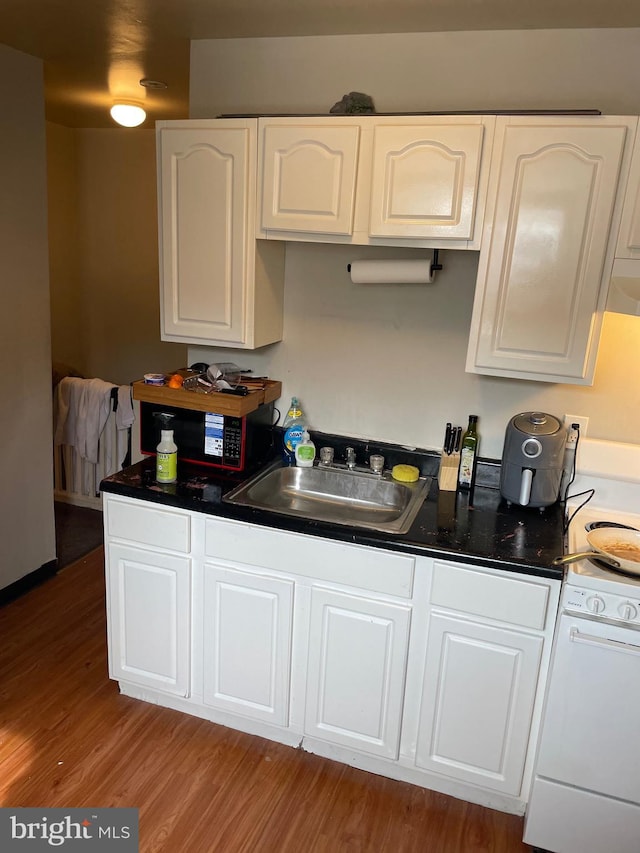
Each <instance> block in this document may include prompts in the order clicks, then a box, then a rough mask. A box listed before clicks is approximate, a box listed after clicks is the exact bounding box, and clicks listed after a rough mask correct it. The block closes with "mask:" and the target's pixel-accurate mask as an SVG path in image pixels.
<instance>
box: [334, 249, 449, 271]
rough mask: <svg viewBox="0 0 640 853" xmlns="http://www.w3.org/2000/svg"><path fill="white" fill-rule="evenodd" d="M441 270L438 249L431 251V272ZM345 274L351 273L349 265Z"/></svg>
mask: <svg viewBox="0 0 640 853" xmlns="http://www.w3.org/2000/svg"><path fill="white" fill-rule="evenodd" d="M441 269H442V264H441V263H439V260H438V249H434V250H433V259H432V261H431V272H432V273H434V272H436V271H437V270H441ZM347 272H351V264H347Z"/></svg>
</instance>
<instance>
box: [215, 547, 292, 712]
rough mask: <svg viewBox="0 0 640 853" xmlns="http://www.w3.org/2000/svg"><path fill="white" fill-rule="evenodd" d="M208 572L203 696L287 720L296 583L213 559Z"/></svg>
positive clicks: (222, 704)
mask: <svg viewBox="0 0 640 853" xmlns="http://www.w3.org/2000/svg"><path fill="white" fill-rule="evenodd" d="M204 572H205V576H204V608H205V609H204V644H205V650H204V701H205V702H206V703H207V704H208V705H211V706H213V707H216V708H221V709H222V710H226V711H231V712H233V713H236V714H242V715H243V716H247V717H252V718H254V719H259V720H265V721H266V722H269V723H273V724H274V725H279V726H286V725H288V721H289V678H290V656H291V626H292V607H293V582H292V581H286V580H281V579H279V578H271V577H265V576H261V575H256V574H251V573H249V572H244V571H235V570H233V569H226V568H222V567H220V566H215V565H212V564H205V568H204Z"/></svg>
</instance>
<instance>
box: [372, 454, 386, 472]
mask: <svg viewBox="0 0 640 853" xmlns="http://www.w3.org/2000/svg"><path fill="white" fill-rule="evenodd" d="M369 467H370V468H371V470H372V471H373V473H374V474H382V472H383V470H384V456H381V455H380V454H379V453H372V454H371V456H370V457H369Z"/></svg>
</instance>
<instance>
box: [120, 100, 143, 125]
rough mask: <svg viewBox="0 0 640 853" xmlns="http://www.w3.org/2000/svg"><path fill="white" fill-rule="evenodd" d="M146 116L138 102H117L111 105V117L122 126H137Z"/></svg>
mask: <svg viewBox="0 0 640 853" xmlns="http://www.w3.org/2000/svg"><path fill="white" fill-rule="evenodd" d="M146 117H147V114H146V112H145V111H144V110H143V109H142V107H141V106H140V105H139V104H127V103H117V104H114V105H113V106H112V107H111V118H112V119H113V120H114V121H115V122H117V123H118V124H121V125H122V126H123V127H138V125H140V124H142V122H143V121H144V120H145V119H146Z"/></svg>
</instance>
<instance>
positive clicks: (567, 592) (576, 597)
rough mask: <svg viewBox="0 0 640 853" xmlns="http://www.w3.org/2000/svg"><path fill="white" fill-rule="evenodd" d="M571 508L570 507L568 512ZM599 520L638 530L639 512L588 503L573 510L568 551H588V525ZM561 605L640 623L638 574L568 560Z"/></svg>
mask: <svg viewBox="0 0 640 853" xmlns="http://www.w3.org/2000/svg"><path fill="white" fill-rule="evenodd" d="M572 511H573V508H572V507H569V508H568V515H571V512H572ZM598 522H609V523H614V524H623V525H626V526H628V527H635V528H636V529H638V530H640V514H637V513H632V512H626V511H624V510H620V511H618V510H612V509H598V508H597V507H590V506H588V505H587V506H586V507H584V508H583V509H581V510H579V511H578V512H577V513H576V515H575V516H574V518H573V519H572V521H571V523H570V525H569V534H568V544H569V551H570V552H571V553H573V552H578V551H585V550H587V551H588V550H589V543H588V542H587V527H588V525H590V524H597V523H598ZM560 606H561V608H562V609H564V610H568V611H573V612H581V611H582V612H586V613H590V614H594V615H598V616H603V617H605V618H607V619H612V620H616V621H620V622H628V623H631V624H635V625H639V626H640V575H638V576H637V577H636V576H631V575H627V574H624V573H622V572H617V571H615V570H614V569H609V568H607V567H606V566H604V565H603V564H602V563H599V564H598V563H595V562H594V561H593V560H591V559H585V560H580V561H579V562H576V563H569V565H568V566H567V568H566V571H565V577H564V586H563V591H562V599H561V605H560Z"/></svg>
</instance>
